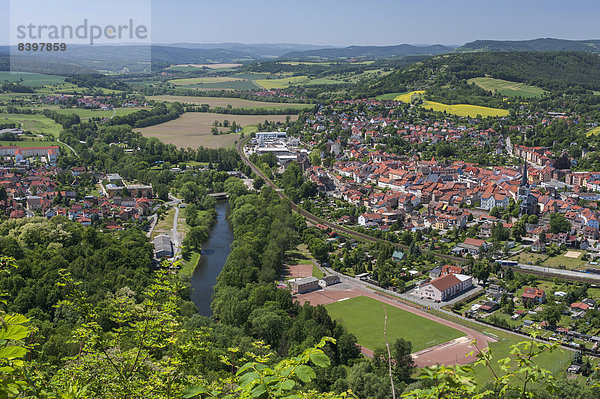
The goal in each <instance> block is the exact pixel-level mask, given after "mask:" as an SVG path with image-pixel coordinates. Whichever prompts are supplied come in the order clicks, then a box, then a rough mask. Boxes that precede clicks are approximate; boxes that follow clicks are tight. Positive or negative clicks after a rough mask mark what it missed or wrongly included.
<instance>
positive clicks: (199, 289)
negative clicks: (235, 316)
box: [191, 201, 233, 316]
mask: <svg viewBox="0 0 600 399" xmlns="http://www.w3.org/2000/svg"><path fill="white" fill-rule="evenodd" d="M216 210H217V223H216V224H215V225H214V226H213V228H212V229H211V231H210V238H209V239H208V241H206V242H205V243H204V244H203V245H202V256H201V257H200V263H198V267H196V270H195V271H194V274H193V275H192V278H191V285H192V293H191V299H192V302H194V303H195V304H196V307H197V308H198V313H199V314H201V315H203V316H211V315H212V311H211V309H210V303H211V300H212V294H213V287H214V286H215V284H216V283H217V277H218V276H219V273H221V270H222V269H223V266H224V265H225V261H226V260H227V256H229V252H230V251H231V249H230V248H229V246H230V245H231V243H232V242H233V230H232V229H231V225H230V224H229V221H228V220H227V217H228V216H229V202H228V201H218V202H217V206H216Z"/></svg>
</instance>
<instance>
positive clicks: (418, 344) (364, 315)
mask: <svg viewBox="0 0 600 399" xmlns="http://www.w3.org/2000/svg"><path fill="white" fill-rule="evenodd" d="M384 307H385V309H386V310H387V316H388V325H387V335H388V341H389V342H390V343H393V342H394V341H395V340H396V339H398V338H401V337H402V338H404V339H406V340H409V341H411V342H412V345H413V351H420V350H422V349H425V348H429V347H431V346H433V345H438V344H441V343H443V342H447V341H451V340H453V339H455V338H458V337H462V336H464V335H465V334H464V333H463V332H461V331H458V330H455V329H453V328H451V327H448V326H445V325H442V324H439V323H436V322H434V321H432V320H429V319H426V318H424V317H421V316H418V315H416V314H413V313H410V312H407V311H405V310H402V309H399V308H397V307H394V306H390V305H387V304H384V303H382V302H380V301H377V300H375V299H372V298H368V297H365V296H359V297H356V298H351V299H347V300H344V301H341V302H336V303H332V304H330V305H327V306H326V308H327V311H328V312H329V314H330V316H331V317H332V318H333V319H335V320H339V321H341V322H342V324H343V325H344V326H345V327H346V328H348V330H349V331H350V332H351V333H352V334H354V335H355V336H356V338H357V339H358V343H359V344H360V345H362V346H364V347H366V348H369V349H373V350H374V349H376V348H378V347H382V346H384V345H385V339H384V336H383V327H384V318H385V316H384Z"/></svg>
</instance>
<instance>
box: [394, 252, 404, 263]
mask: <svg viewBox="0 0 600 399" xmlns="http://www.w3.org/2000/svg"><path fill="white" fill-rule="evenodd" d="M402 259H404V252H402V251H398V250H396V251H394V253H393V254H392V260H393V261H394V262H400V261H401V260H402Z"/></svg>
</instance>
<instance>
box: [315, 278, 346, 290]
mask: <svg viewBox="0 0 600 399" xmlns="http://www.w3.org/2000/svg"><path fill="white" fill-rule="evenodd" d="M341 282H342V280H340V278H339V277H338V276H335V275H329V276H324V277H323V278H322V279H320V280H319V287H321V288H325V287H329V286H330V285H334V284H338V283H341Z"/></svg>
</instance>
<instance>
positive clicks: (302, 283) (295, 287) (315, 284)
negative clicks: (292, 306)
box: [289, 276, 319, 294]
mask: <svg viewBox="0 0 600 399" xmlns="http://www.w3.org/2000/svg"><path fill="white" fill-rule="evenodd" d="M289 284H290V289H291V290H292V293H294V294H304V293H305V292H310V291H314V290H318V289H319V280H318V279H317V278H316V277H312V276H310V277H304V278H297V279H294V280H290V281H289Z"/></svg>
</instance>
